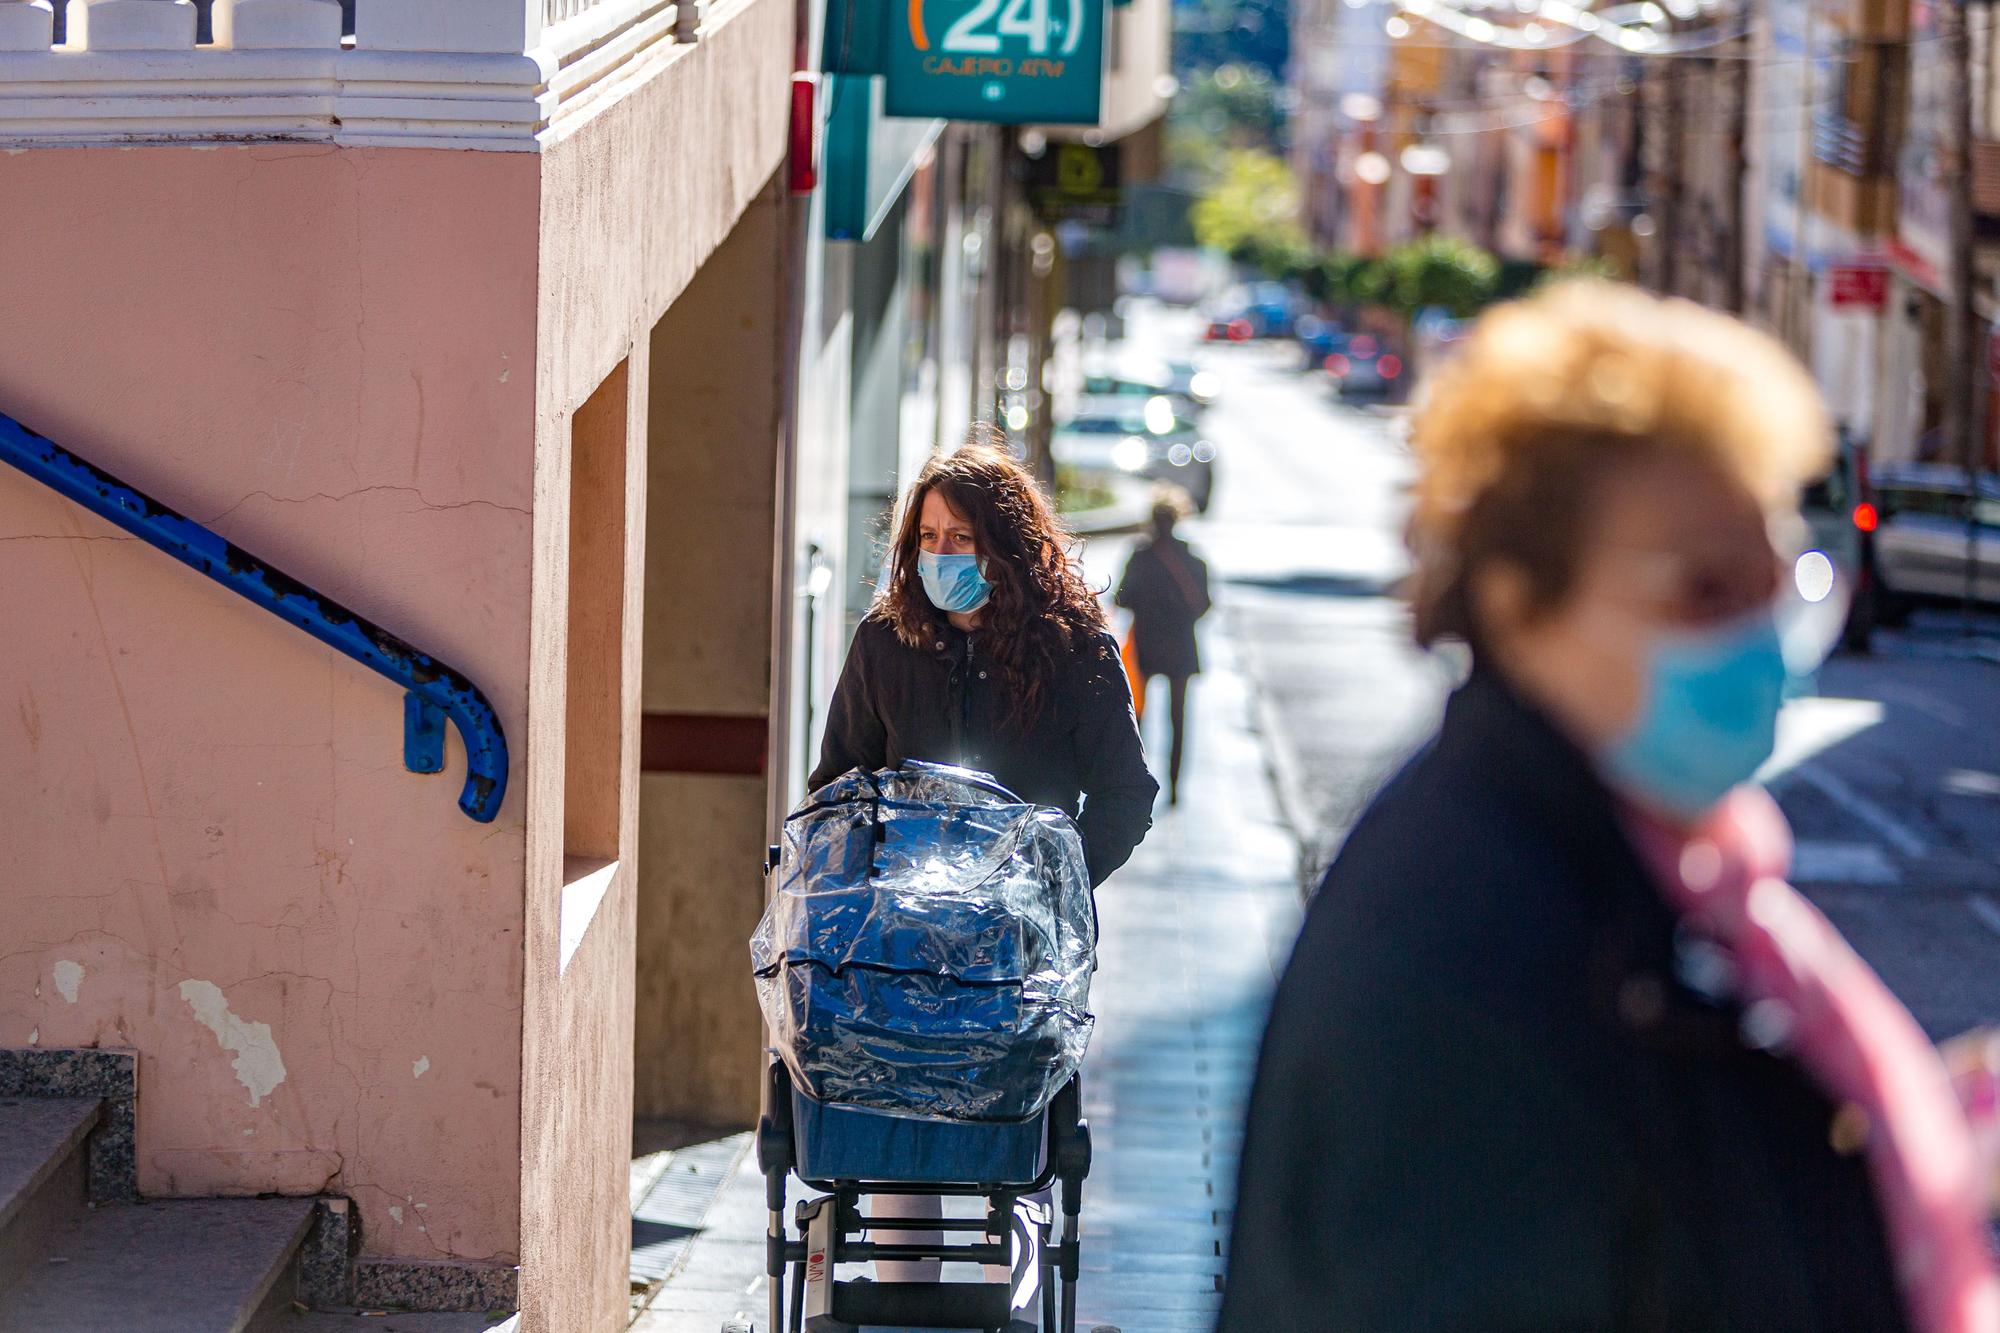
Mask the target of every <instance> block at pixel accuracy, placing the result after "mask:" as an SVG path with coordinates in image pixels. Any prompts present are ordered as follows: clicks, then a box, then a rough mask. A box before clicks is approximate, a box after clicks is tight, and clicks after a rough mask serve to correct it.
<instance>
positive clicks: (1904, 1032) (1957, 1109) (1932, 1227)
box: [1631, 787, 2000, 1333]
mask: <svg viewBox="0 0 2000 1333" xmlns="http://www.w3.org/2000/svg"><path fill="white" fill-rule="evenodd" d="M1631 829H1632V832H1633V834H1634V840H1635V843H1636V845H1637V846H1638V849H1639V852H1640V855H1641V856H1642V857H1643V858H1644V860H1645V861H1646V863H1647V865H1648V866H1649V867H1650V868H1651V869H1652V871H1653V872H1654V876H1655V878H1656V879H1657V880H1658V882H1659V884H1660V886H1661V888H1662V889H1663V891H1664V896H1665V897H1666V899H1667V902H1668V904H1669V905H1670V906H1672V907H1673V908H1674V910H1675V911H1676V912H1677V913H1679V914H1680V916H1681V917H1682V918H1683V919H1684V920H1686V921H1687V922H1689V923H1690V924H1691V925H1693V926H1695V927H1696V928H1697V929H1699V930H1701V931H1703V932H1704V933H1706V934H1707V935H1708V936H1709V937H1710V938H1711V939H1713V940H1714V941H1715V942H1716V943H1717V944H1718V945H1720V946H1721V947H1722V948H1723V949H1724V950H1725V951H1726V952H1727V953H1728V954H1729V955H1730V957H1731V959H1732V961H1733V962H1734V964H1735V967H1736V972H1737V983H1738V987H1739V997H1740V998H1741V999H1742V1001H1743V1002H1744V1003H1745V1005H1746V1009H1747V1011H1748V1012H1749V1013H1751V1014H1752V1015H1761V1017H1762V1018H1764V1019H1767V1020H1770V1022H1771V1023H1773V1024H1775V1025H1776V1026H1777V1027H1778V1028H1779V1029H1780V1030H1781V1031H1782V1036H1783V1040H1784V1043H1785V1046H1786V1049H1787V1050H1788V1051H1789V1053H1790V1054H1792V1055H1793V1056H1794V1057H1796V1058H1797V1060H1798V1061H1799V1063H1800V1064H1801V1065H1803V1066H1804V1067H1805V1070H1806V1072H1807V1074H1809V1075H1810V1076H1811V1077H1812V1079H1813V1081H1814V1082H1815V1083H1817V1084H1818V1085H1819V1087H1820V1088H1821V1090H1822V1091H1824V1092H1825V1093H1826V1094H1827V1095H1828V1096H1829V1097H1831V1098H1832V1099H1833V1100H1834V1101H1835V1102H1836V1103H1838V1104H1839V1106H1840V1113H1839V1114H1838V1115H1837V1116H1836V1118H1835V1122H1834V1124H1835V1130H1834V1132H1835V1134H1836V1136H1837V1137H1847V1136H1850V1135H1851V1136H1852V1138H1853V1141H1854V1142H1856V1143H1857V1144H1864V1145H1865V1148H1866V1151H1867V1154H1868V1169H1869V1176H1870V1178H1871V1179H1872V1181H1873V1182H1874V1186H1875V1197H1876V1201H1877V1202H1878V1204H1879V1205H1880V1207H1881V1209H1882V1215H1883V1220H1884V1222H1885V1224H1886V1226H1887V1230H1888V1236H1889V1242H1890V1244H1891V1246H1892V1248H1893V1251H1894V1255H1895V1263H1896V1276H1897V1280H1898V1281H1899V1282H1900V1284H1901V1287H1902V1294H1903V1303H1904V1306H1905V1307H1906V1308H1907V1309H1908V1310H1909V1312H1910V1322H1911V1326H1912V1328H1914V1329H1916V1330H1917V1331H1918V1333H2000V1278H1996V1276H1995V1272H1994V1264H1993V1254H1992V1251H1991V1249H1990V1247H1989V1245H1988V1243H1987V1238H1986V1218H1985V1214H1986V1188H1987V1180H1986V1177H1985V1166H1986V1164H1984V1163H1982V1162H1981V1160H1980V1155H1979V1153H1978V1151H1977V1150H1976V1149H1975V1146H1974V1129H1973V1126H1972V1123H1971V1121H1970V1120H1969V1119H1968V1115H1969V1114H1971V1115H1979V1114H1980V1110H1981V1106H1980V1104H1981V1101H1982V1100H1983V1101H1984V1103H1985V1107H1986V1109H1987V1110H1990V1109H1991V1106H1992V1098H1993V1088H1992V1086H1991V1076H1990V1074H1989V1075H1986V1076H1985V1077H1984V1078H1983V1080H1982V1079H1981V1078H1980V1077H1978V1076H1977V1075H1973V1076H1965V1077H1962V1078H1961V1082H1960V1085H1959V1087H1958V1088H1957V1090H1956V1091H1955V1090H1954V1087H1953V1083H1952V1079H1951V1077H1950V1075H1948V1074H1947V1073H1946V1071H1945V1066H1944V1063H1943V1061H1942V1060H1940V1059H1939V1056H1938V1052H1937V1050H1936V1049H1935V1048H1934V1047H1933V1046H1932V1045H1931V1043H1930V1042H1929V1041H1928V1040H1927V1039H1926V1038H1925V1036H1924V1034H1923V1031H1922V1030H1921V1029H1920V1028H1919V1027H1918V1026H1917V1023H1916V1020H1915V1019H1914V1018H1912V1017H1911V1016H1910V1013H1909V1011H1908V1010H1907V1009H1905V1008H1904V1007H1903V1005H1902V1003H1901V1002H1900V1001H1898V1000H1897V999H1896V997H1895V996H1894V995H1892V994H1890V993H1889V988H1888V987H1886V986H1884V985H1883V984H1882V981H1881V979H1880V978H1879V977H1877V976H1876V975H1875V973H1874V971H1873V970H1872V969H1871V968H1870V967H1869V966H1868V964H1866V963H1865V962H1863V961H1862V960H1861V957H1860V955H1858V954H1856V953H1855V952H1854V950H1853V948H1852V947H1850V946H1849V945H1848V943H1847V941H1846V940H1845V939H1844V938H1842V937H1841V934H1840V932H1839V931H1837V930H1835V929H1834V927H1833V924H1832V923H1831V922H1829V921H1828V920H1827V919H1826V918H1825V917H1824V916H1822V915H1821V914H1820V912H1819V910H1818V909H1817V908H1815V907H1814V906H1813V905H1812V904H1811V903H1809V902H1807V901H1806V900H1805V898H1804V897H1803V896H1801V895H1800V894H1799V892H1798V891H1797V890H1796V889H1794V888H1793V887H1792V886H1791V885H1790V884H1788V883H1786V882H1785V879H1784V876H1785V875H1786V874H1787V873H1788V872H1789V870H1790V868H1791V852H1792V840H1791V831H1790V829H1789V828H1788V827H1787V826H1786V824H1785V817H1784V815H1782V814H1781V813H1779V811H1778V807H1777V805H1776V804H1775V803H1774V802H1773V801H1772V800H1771V798H1770V797H1769V796H1767V795H1765V793H1764V792H1763V791H1762V790H1761V789H1759V788H1750V787H1746V788H1742V789H1739V790H1738V791H1736V792H1735V793H1733V794H1732V795H1730V797H1729V798H1728V799H1727V800H1725V801H1724V802H1723V803H1722V805H1721V806H1720V807H1718V808H1717V810H1716V811H1715V813H1714V814H1712V815H1710V816H1709V818H1708V820H1707V821H1706V822H1705V823H1704V824H1703V825H1702V826H1701V827H1700V828H1698V829H1695V830H1694V831H1693V832H1691V833H1681V832H1678V831H1675V830H1670V829H1668V828H1666V827H1665V826H1663V825H1661V824H1659V823H1657V822H1655V821H1653V820H1651V819H1648V818H1646V817H1644V816H1634V817H1633V818H1632V820H1631ZM1760 1006H1762V1007H1761V1009H1760ZM1962 1097H1963V1098H1965V1099H1966V1101H1965V1104H1963V1105H1962V1104H1961V1098H1962Z"/></svg>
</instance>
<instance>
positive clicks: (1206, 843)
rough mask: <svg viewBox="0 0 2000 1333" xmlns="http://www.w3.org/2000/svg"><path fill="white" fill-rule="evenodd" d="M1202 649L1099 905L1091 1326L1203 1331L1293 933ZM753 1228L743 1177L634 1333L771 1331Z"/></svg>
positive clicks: (1250, 758) (1263, 822) (1242, 685)
mask: <svg viewBox="0 0 2000 1333" xmlns="http://www.w3.org/2000/svg"><path fill="white" fill-rule="evenodd" d="M1207 652H1208V653H1209V656H1210V659H1211V660H1210V670H1209V672H1208V673H1207V674H1205V675H1204V676H1202V677H1201V678H1200V680H1199V681H1198V682H1197V683H1196V686H1195V693H1194V698H1193V700H1192V703H1191V706H1190V712H1191V715H1192V721H1193V726H1194V735H1193V736H1192V737H1191V739H1190V744H1189V750H1188V768H1187V773H1186V777H1185V780H1184V783H1183V793H1182V795H1183V804H1182V806H1181V807H1180V808H1179V809H1178V810H1169V809H1168V808H1167V807H1166V805H1165V804H1164V802H1163V803H1162V805H1161V807H1160V813H1159V816H1158V822H1157V823H1156V824H1155V826H1154V829H1153V832H1152V834H1151V836H1150V837H1149V838H1148V839H1147V840H1146V842H1145V844H1144V845H1143V846H1142V847H1141V848H1140V849H1139V852H1138V855H1137V856H1135V857H1134V858H1133V860H1132V863H1131V864H1130V865H1128V866H1127V867H1126V868H1125V869H1124V870H1122V871H1120V872H1119V873H1118V874H1117V875H1115V876H1113V877H1112V879H1111V881H1110V882H1109V883H1107V884H1106V885H1105V886H1104V887H1103V888H1101V889H1100V890H1099V891H1098V905H1099V912H1100V917H1101V922H1102V929H1103V935H1102V942H1101V945H1100V950H1099V970H1098V974H1097V977H1096V980H1095V982H1094V984H1093V987H1092V995H1091V999H1092V1007H1093V1008H1094V1009H1095V1010H1096V1012H1097V1016H1098V1026H1097V1031H1096V1035H1095V1037H1094V1039H1093V1041H1092V1043H1091V1052H1090V1057H1089V1061H1088V1063H1087V1064H1086V1066H1085V1072H1084V1101H1085V1109H1086V1111H1087V1113H1088V1115H1089V1117H1090V1123H1091V1130H1092V1134H1093V1137H1094V1139H1095V1144H1096V1163H1095V1166H1094V1167H1093V1169H1092V1171H1091V1175H1090V1181H1089V1183H1088V1184H1087V1185H1086V1186H1085V1189H1084V1212H1083V1238H1084V1251H1083V1253H1084V1258H1083V1264H1084V1276H1083V1281H1082V1285H1081V1291H1080V1294H1079V1301H1078V1316H1079V1317H1078V1325H1079V1327H1080V1328H1081V1329H1084V1330H1088V1329H1090V1328H1091V1327H1092V1326H1093V1325H1097V1324H1112V1325H1116V1326H1118V1327H1120V1328H1122V1329H1124V1330H1125V1333H1206V1331H1207V1330H1208V1329H1210V1328H1212V1327H1213V1325H1214V1320H1215V1314H1216V1311H1217V1309H1218V1308H1219V1306H1220V1304H1221V1299H1222V1298H1221V1289H1222V1271H1223V1254H1224V1248H1225V1245H1226V1243H1227V1238H1228V1227H1229V1207H1230V1203H1229V1200H1230V1195H1231V1192H1232V1190H1233V1188H1234V1184H1235V1174H1236V1158H1237V1144H1238V1138H1239V1135H1240V1132H1241V1131H1240V1126H1241V1121H1242V1113H1243V1102H1244V1099H1245V1097H1246V1095H1247V1092H1248V1083H1249V1079H1250V1075H1251V1071H1252V1066H1253V1064H1254V1061H1255V1059H1256V1043H1257V1037H1258V1034H1259V1032H1260V1031H1261V1029H1262V1021H1263V1009H1264V1005H1265V1002H1266V998H1267V995H1268V992H1269V990H1270V988H1271V986H1272V984H1273V981H1274V979H1275V975H1276V971H1277V969H1278V968H1279V967H1281V966H1282V965H1283V962H1284V958H1285V956H1286V953H1287V951H1288V950H1289V949H1290V946H1291V939H1292V935H1293V933H1294V932H1295V930H1296V929H1297V924H1298V914H1299V900H1298V889H1297V880H1296V877H1295V875H1294V865H1295V858H1296V848H1295V844H1294V843H1293V841H1292V838H1291V835H1290V834H1289V833H1288V832H1287V830H1286V828H1285V827H1284V825H1283V823H1282V822H1281V821H1280V819H1279V817H1278V812H1277V810H1276V808H1275V806H1274V803H1273V801H1272V798H1271V793H1270V786H1269V781H1268V778H1267V776H1266V771H1265V766H1264V758H1263V754H1262V752H1261V750H1260V747H1259V744H1258V739H1257V736H1256V735H1255V726H1254V718H1255V712H1254V709H1253V701H1252V698H1251V693H1250V688H1249V684H1248V682H1247V681H1246V679H1245V678H1244V676H1243V675H1242V674H1241V673H1240V671H1239V670H1238V667H1237V663H1236V660H1235V653H1234V651H1233V646H1232V645H1231V644H1230V642H1229V641H1228V640H1227V638H1226V637H1225V636H1224V635H1223V634H1219V633H1218V634H1214V635H1211V636H1210V642H1209V644H1208V645H1207ZM1164 711H1165V710H1164V707H1162V708H1161V709H1160V712H1159V715H1156V716H1155V717H1154V718H1153V719H1151V721H1153V722H1156V723H1158V722H1164ZM1149 731H1150V728H1149ZM1149 739H1151V738H1150V737H1149ZM1150 749H1152V750H1153V751H1155V752H1161V751H1163V750H1164V744H1163V742H1161V741H1154V742H1153V743H1152V744H1151V746H1150ZM796 1188H797V1185H796V1182H794V1189H796ZM763 1226H764V1212H763V1183H762V1181H761V1180H760V1179H759V1177H758V1176H757V1174H756V1171H755V1168H754V1167H750V1168H748V1169H739V1170H738V1171H737V1172H736V1174H735V1175H734V1177H733V1178H732V1179H731V1180H730V1181H729V1183H728V1184H727V1185H726V1186H725V1187H724V1188H723V1190H722V1193H721V1195H720V1196H719V1198H718V1199H717V1201H716V1203H715V1206H714V1207H713V1208H712V1209H711V1210H710V1211H709V1213H708V1216H707V1217H706V1218H705V1219H704V1220H703V1223H702V1225H701V1227H700V1229H699V1231H698V1233H697V1234H696V1235H695V1236H694V1237H693V1239H692V1243H691V1244H690V1245H689V1246H688V1248H687V1252H686V1255H685V1258H684V1259H683V1260H682V1262H681V1266H680V1268H679V1270H678V1271H677V1272H676V1273H674V1274H673V1275H672V1276H671V1277H670V1278H669V1279H668V1280H667V1282H666V1284H665V1285H664V1287H662V1288H661V1290H660V1292H659V1294H658V1296H656V1297H655V1298H654V1300H653V1301H652V1303H651V1305H650V1306H649V1307H648V1309H647V1310H646V1311H645V1312H644V1313H643V1314H642V1315H641V1316H640V1317H639V1319H638V1321H637V1322H636V1323H635V1324H634V1325H633V1328H634V1330H635V1333H716V1331H717V1329H719V1328H720V1326H721V1323H722V1320H723V1319H724V1318H725V1317H727V1316H728V1315H730V1314H732V1313H734V1312H736V1311H738V1310H741V1311H744V1312H747V1313H750V1314H752V1315H754V1316H755V1317H756V1318H757V1320H758V1328H759V1330H760V1333H765V1330H763V1315H764V1310H765V1306H766V1299H765V1295H764V1286H763V1273H762V1270H763V1242H762V1234H763Z"/></svg>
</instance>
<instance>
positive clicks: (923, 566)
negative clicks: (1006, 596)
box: [917, 551, 993, 614]
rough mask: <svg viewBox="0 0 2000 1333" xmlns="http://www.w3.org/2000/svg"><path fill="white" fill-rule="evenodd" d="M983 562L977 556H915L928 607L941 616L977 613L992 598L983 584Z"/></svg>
mask: <svg viewBox="0 0 2000 1333" xmlns="http://www.w3.org/2000/svg"><path fill="white" fill-rule="evenodd" d="M982 564H984V562H983V561H982V560H981V559H980V558H979V557H978V556H976V555H938V554H936V553H934V552H931V551H919V552H917V577H918V578H920V579H922V580H923V582H924V595H925V596H927V597H929V598H930V599H931V605H932V606H935V607H936V608H937V609H938V610H940V611H944V612H957V613H960V614H963V613H965V612H968V611H977V610H978V609H979V608H980V607H982V606H984V605H986V599H987V598H988V597H991V596H992V595H993V585H992V584H991V583H988V582H987V581H986V571H985V570H984V569H982V568H981V566H982Z"/></svg>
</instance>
